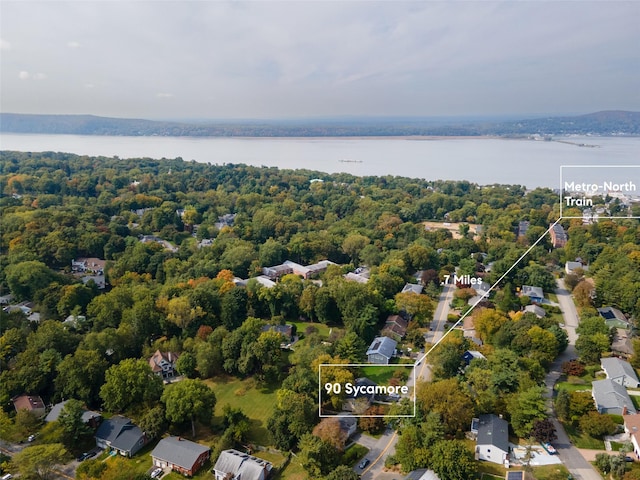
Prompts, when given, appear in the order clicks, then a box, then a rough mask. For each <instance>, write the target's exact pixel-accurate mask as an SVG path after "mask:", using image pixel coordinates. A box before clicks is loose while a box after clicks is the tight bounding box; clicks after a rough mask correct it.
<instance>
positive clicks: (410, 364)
mask: <svg viewBox="0 0 640 480" xmlns="http://www.w3.org/2000/svg"><path fill="white" fill-rule="evenodd" d="M322 367H404V368H413V415H349V416H350V417H353V418H415V416H416V397H417V395H416V394H417V391H416V388H417V385H416V369H415V367H416V364H415V363H388V364H386V365H378V364H375V363H321V364H320V365H318V416H319V417H320V418H339V417H344V416H345V415H323V414H322V381H321V380H320V375H321V373H320V370H322Z"/></svg>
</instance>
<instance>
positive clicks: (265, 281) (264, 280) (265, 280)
mask: <svg viewBox="0 0 640 480" xmlns="http://www.w3.org/2000/svg"><path fill="white" fill-rule="evenodd" d="M253 279H254V280H255V281H256V282H258V283H259V284H260V285H262V286H263V287H266V288H273V287H275V286H276V282H274V281H273V280H271V279H270V278H269V277H267V276H266V275H260V276H258V277H253ZM247 282H248V280H247Z"/></svg>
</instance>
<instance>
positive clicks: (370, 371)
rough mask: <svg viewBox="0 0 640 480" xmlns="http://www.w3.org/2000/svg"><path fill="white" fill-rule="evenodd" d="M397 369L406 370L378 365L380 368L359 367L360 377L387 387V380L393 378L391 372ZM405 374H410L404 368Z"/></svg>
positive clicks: (408, 370) (393, 366)
mask: <svg viewBox="0 0 640 480" xmlns="http://www.w3.org/2000/svg"><path fill="white" fill-rule="evenodd" d="M398 368H406V367H397V366H395V365H389V366H387V365H380V366H373V365H372V366H369V367H360V370H361V371H362V376H363V377H367V378H368V379H369V380H373V381H374V382H376V383H377V384H378V385H388V384H389V379H390V378H391V377H393V372H395V371H396V370H397V369H398ZM406 370H407V373H410V372H411V370H410V369H409V368H406Z"/></svg>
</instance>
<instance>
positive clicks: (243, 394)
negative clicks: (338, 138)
mask: <svg viewBox="0 0 640 480" xmlns="http://www.w3.org/2000/svg"><path fill="white" fill-rule="evenodd" d="M3 155H4V154H3ZM7 155H8V154H7ZM12 155H17V156H18V157H19V159H20V162H17V160H16V162H14V163H12V162H11V161H9V160H7V159H4V160H3V161H4V162H5V163H7V164H8V165H10V166H11V168H12V169H14V170H15V172H14V171H13V170H12V171H11V172H9V173H6V172H5V171H4V170H1V171H0V181H2V182H4V183H3V185H5V186H6V187H7V188H8V192H9V194H8V195H7V196H3V197H1V198H0V201H4V202H5V204H3V207H2V208H3V219H2V222H3V223H2V225H3V231H2V242H3V244H2V245H3V246H2V249H1V250H0V256H1V257H2V258H1V259H2V261H3V262H5V264H6V268H3V269H2V270H3V273H2V276H0V277H1V278H0V294H1V295H0V304H1V305H2V312H1V313H0V315H1V316H2V317H1V320H2V322H0V347H2V348H0V367H1V369H0V381H1V384H2V390H1V391H0V394H1V395H0V398H1V399H2V401H3V407H2V409H0V415H1V417H0V423H1V425H2V432H1V434H0V442H1V443H0V448H1V449H2V450H0V451H1V452H2V455H3V457H2V462H0V468H1V469H2V472H1V473H2V474H3V475H6V474H9V475H12V476H13V475H15V478H20V477H19V476H18V475H20V476H22V477H23V478H35V477H34V475H35V473H34V472H33V467H32V466H33V460H34V459H38V461H42V462H44V463H46V464H47V468H49V469H50V472H51V476H50V478H79V479H86V480H89V479H107V480H127V479H129V478H132V479H134V478H135V480H137V479H138V478H140V479H142V478H145V479H146V478H154V479H155V478H164V479H167V480H177V479H178V478H181V477H193V478H202V479H205V478H215V479H220V480H246V479H256V480H266V479H272V480H278V479H281V480H302V479H317V478H322V479H329V480H336V479H342V478H346V479H354V480H355V479H357V478H360V479H363V480H388V479H392V478H393V479H400V478H411V479H421V480H460V479H462V480H467V479H469V480H483V479H484V480H486V479H487V478H504V479H507V480H511V479H513V478H518V477H519V478H526V479H527V480H565V479H567V478H570V476H571V477H572V478H574V479H582V480H596V479H599V478H603V476H606V475H607V474H611V475H613V478H615V480H633V478H634V477H633V476H634V475H636V474H638V475H640V462H639V461H637V460H638V457H637V454H638V451H639V447H638V439H637V438H636V436H637V429H638V428H639V426H638V425H636V423H637V422H635V420H636V419H635V417H636V416H638V415H639V414H638V411H639V408H640V380H639V379H638V369H639V368H640V361H639V360H638V358H639V356H638V355H637V353H636V352H637V351H638V348H640V342H638V338H637V330H636V320H637V316H638V314H640V311H638V308H639V307H638V305H637V301H636V299H637V295H636V294H637V293H638V290H637V288H638V287H637V285H639V284H640V278H639V277H638V269H637V258H638V256H639V255H640V254H639V253H638V252H639V251H640V250H639V248H640V247H638V245H637V244H636V243H634V242H635V240H633V239H634V238H635V236H634V235H636V233H637V230H638V228H640V227H639V226H638V224H637V221H636V220H635V219H627V218H623V219H616V220H615V221H600V222H599V223H590V224H583V223H582V221H581V220H580V218H577V220H576V221H573V220H569V219H567V220H564V219H560V221H559V222H557V223H556V224H555V225H556V226H561V229H558V228H552V229H549V225H553V222H555V220H556V219H552V217H553V214H554V210H553V207H554V205H555V203H554V202H555V201H556V200H557V196H556V194H555V193H554V192H553V191H552V190H551V189H545V188H540V189H535V190H527V189H525V188H524V187H519V188H516V187H513V186H509V187H507V186H493V187H491V188H489V187H486V186H482V185H477V186H474V187H473V188H469V185H467V184H466V183H464V182H463V183H460V182H447V181H429V182H427V181H421V182H418V183H415V184H414V183H413V182H411V181H409V179H404V178H394V179H386V180H385V181H384V182H383V183H384V188H382V187H381V186H380V185H382V184H383V183H380V185H378V184H377V183H375V182H382V181H381V180H375V181H374V180H373V179H367V180H363V179H361V178H360V177H350V176H346V177H343V176H340V175H335V176H331V175H326V176H323V179H324V181H322V182H318V181H313V182H312V181H311V180H313V179H316V178H318V175H317V174H313V175H312V174H311V173H310V172H309V173H304V174H303V173H300V172H298V173H295V174H294V173H293V171H279V170H277V169H276V170H274V171H271V170H268V169H267V170H268V171H267V170H262V169H261V168H258V167H247V166H234V167H229V166H213V165H200V164H189V171H187V169H186V166H185V163H184V162H181V161H166V162H164V161H152V160H149V162H148V164H145V165H143V166H142V167H139V166H138V165H137V164H136V163H135V162H133V161H132V160H121V159H111V160H104V162H106V163H105V164H104V165H105V166H101V165H98V164H95V163H91V164H89V163H87V162H89V160H88V159H85V158H82V157H70V158H69V159H67V158H64V159H60V158H57V157H56V156H55V155H53V157H52V156H50V155H48V154H47V155H45V154H37V155H36V154H34V155H33V156H32V157H28V156H22V155H21V154H12ZM9 156H10V155H9ZM3 158H4V157H3ZM52 165H53V166H52ZM106 165H108V166H109V168H106ZM63 166H65V168H66V166H68V169H69V174H68V177H64V178H65V179H67V180H65V182H71V183H69V185H75V183H73V182H72V180H73V179H87V181H89V179H91V182H94V183H95V184H96V185H100V188H101V189H105V191H108V192H110V193H109V195H105V196H102V197H101V200H100V202H98V201H97V199H96V198H94V197H92V196H90V195H89V196H83V195H84V194H83V193H82V192H81V191H79V190H69V192H67V193H65V194H64V195H63V194H62V193H60V194H59V195H60V202H58V203H55V202H54V203H46V202H47V201H49V200H51V199H50V198H49V197H48V196H47V195H53V194H51V193H45V192H42V191H40V189H41V188H44V187H41V186H40V183H38V182H36V181H35V180H32V181H31V183H29V182H26V180H25V178H27V177H23V176H25V175H26V176H29V175H31V173H29V172H31V171H32V170H31V169H36V168H37V169H38V171H42V172H44V173H42V176H44V177H45V178H47V177H55V176H60V175H67V174H66V173H64V172H65V171H66V170H64V169H63V168H62V167H63ZM54 167H56V168H54ZM58 167H60V168H58ZM134 167H135V168H134ZM7 168H9V167H7ZM138 170H140V171H138ZM145 172H146V173H145ZM152 173H153V175H152ZM114 175H115V177H114ZM134 177H135V178H134ZM56 178H57V177H56ZM61 178H63V177H61ZM108 179H110V180H108ZM116 179H117V181H116ZM248 179H251V181H248ZM231 180H233V181H231ZM78 181H79V180H78ZM25 182H26V183H25ZM136 182H137V183H136ZM234 182H235V183H234ZM58 183H60V182H58ZM25 184H26V185H29V187H28V188H26V187H24V185H25ZM54 184H55V183H54ZM60 184H62V183H60ZM46 185H53V184H51V183H47V184H46ZM46 185H45V186H46ZM117 185H120V186H117ZM232 185H235V186H234V187H233V188H231V186H232ZM285 185H287V186H288V187H287V188H285ZM294 187H295V188H294ZM51 188H53V187H51ZM69 188H71V187H69ZM74 188H75V187H74ZM12 189H13V190H12ZM29 189H30V190H29ZM29 192H30V193H29ZM13 193H19V195H22V197H20V198H15V197H14V196H13V195H12V194H13ZM67 197H69V198H67ZM27 198H30V199H31V200H30V202H28V203H25V202H26V201H27V200H26V199H27ZM72 198H73V199H75V201H77V202H80V199H83V200H82V201H85V202H87V207H86V212H85V213H84V214H82V215H81V216H79V215H78V214H77V212H76V211H75V210H74V208H75V207H74V205H75V203H68V202H71V199H72ZM36 199H39V200H40V201H41V202H43V203H39V202H36V201H35V200H36ZM63 199H64V202H63ZM34 202H35V203H34ZM61 202H62V203H61ZM65 202H66V203H65ZM34 205H35V206H34ZM39 205H43V206H39ZM44 205H47V207H44ZM42 209H44V211H45V212H46V215H45V214H43V213H42V211H41V210H42ZM541 212H546V213H545V214H544V215H543V214H542V213H541ZM423 222H428V225H425V223H423ZM454 224H455V225H456V228H455V229H454V230H455V233H456V234H455V235H454V234H453V232H452V229H453V227H452V225H454ZM439 225H441V226H442V228H438V226H439ZM469 225H474V228H473V230H472V229H471V228H470V227H469ZM49 231H50V233H47V232H49ZM61 231H64V232H65V234H64V235H62V234H60V233H59V232H61ZM536 232H540V237H539V238H533V236H534V235H533V234H535V233H536ZM545 232H546V233H545ZM58 244H59V245H58ZM53 247H56V248H53ZM65 252H67V253H65ZM612 266H615V271H616V272H617V273H616V275H615V276H614V275H613V274H612V268H614V267H612ZM89 277H91V278H89ZM36 314H37V316H35V315H36ZM403 389H404V390H403ZM627 457H628V458H627ZM452 458H455V459H456V461H455V462H452V461H451V459H452ZM612 472H613V473H612Z"/></svg>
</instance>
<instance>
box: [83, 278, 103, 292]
mask: <svg viewBox="0 0 640 480" xmlns="http://www.w3.org/2000/svg"><path fill="white" fill-rule="evenodd" d="M80 280H81V281H82V283H84V284H85V285H86V284H87V283H89V282H90V281H93V283H95V284H96V287H98V290H104V289H105V288H106V287H107V280H106V277H105V276H104V275H83V276H82V277H81V278H80Z"/></svg>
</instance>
